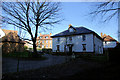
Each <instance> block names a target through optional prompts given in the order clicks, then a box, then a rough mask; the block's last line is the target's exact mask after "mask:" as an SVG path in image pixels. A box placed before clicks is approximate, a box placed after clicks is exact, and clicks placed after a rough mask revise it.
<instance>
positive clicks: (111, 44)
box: [101, 33, 118, 48]
mask: <svg viewBox="0 0 120 80" xmlns="http://www.w3.org/2000/svg"><path fill="white" fill-rule="evenodd" d="M101 37H102V38H103V39H104V41H103V47H104V48H115V47H116V46H117V44H118V41H117V40H115V39H114V38H112V37H111V36H110V35H106V34H104V35H103V33H101Z"/></svg>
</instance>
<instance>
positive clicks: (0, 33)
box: [0, 28, 5, 38]
mask: <svg viewBox="0 0 120 80" xmlns="http://www.w3.org/2000/svg"><path fill="white" fill-rule="evenodd" d="M3 36H5V33H4V32H3V31H2V29H1V28H0V38H2V37H3Z"/></svg>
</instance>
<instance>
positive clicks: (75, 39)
mask: <svg viewBox="0 0 120 80" xmlns="http://www.w3.org/2000/svg"><path fill="white" fill-rule="evenodd" d="M85 35H86V40H85V41H82V35H76V36H72V42H69V37H59V38H60V42H59V43H58V42H57V38H52V40H53V41H52V42H53V44H52V47H53V52H55V51H56V50H57V45H60V52H64V46H65V45H66V38H67V44H73V48H72V50H73V51H74V52H83V47H82V44H86V52H93V51H94V48H93V34H85ZM68 50H69V49H68V47H67V51H68Z"/></svg>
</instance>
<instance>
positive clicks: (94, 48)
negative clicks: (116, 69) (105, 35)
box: [51, 25, 103, 54]
mask: <svg viewBox="0 0 120 80" xmlns="http://www.w3.org/2000/svg"><path fill="white" fill-rule="evenodd" d="M51 37H52V42H53V43H52V50H53V52H58V53H59V52H60V53H65V52H69V53H72V52H74V53H78V54H79V53H96V54H103V39H102V38H101V37H100V36H99V35H98V34H97V33H95V32H94V31H92V30H89V29H87V28H85V27H73V26H72V25H69V28H68V30H65V31H63V32H61V33H58V34H56V35H53V36H51Z"/></svg>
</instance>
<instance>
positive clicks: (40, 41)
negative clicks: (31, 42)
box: [36, 33, 52, 48]
mask: <svg viewBox="0 0 120 80" xmlns="http://www.w3.org/2000/svg"><path fill="white" fill-rule="evenodd" d="M51 35H52V33H50V34H41V33H40V36H39V37H37V42H36V44H37V47H38V48H52V38H51Z"/></svg>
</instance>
